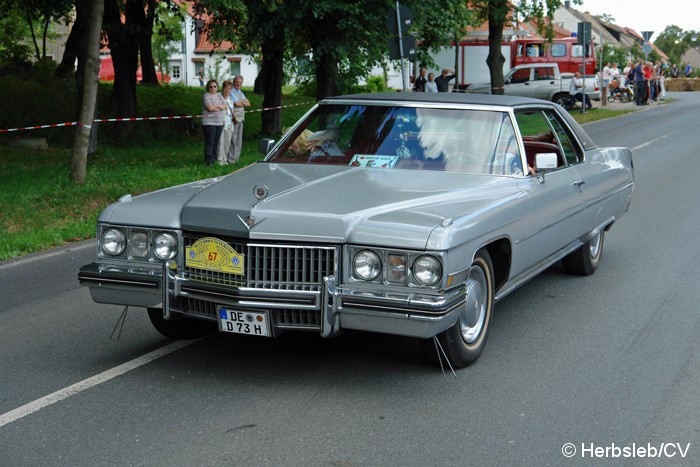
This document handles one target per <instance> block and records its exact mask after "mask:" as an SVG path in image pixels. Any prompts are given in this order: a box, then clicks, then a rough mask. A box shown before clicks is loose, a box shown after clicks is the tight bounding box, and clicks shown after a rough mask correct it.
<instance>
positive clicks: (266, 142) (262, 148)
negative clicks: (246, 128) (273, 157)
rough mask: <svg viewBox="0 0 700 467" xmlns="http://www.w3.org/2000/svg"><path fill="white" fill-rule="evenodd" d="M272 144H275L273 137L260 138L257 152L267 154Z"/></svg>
mask: <svg viewBox="0 0 700 467" xmlns="http://www.w3.org/2000/svg"><path fill="white" fill-rule="evenodd" d="M274 145H275V140H274V139H270V138H261V139H260V142H258V152H259V153H261V154H263V155H265V156H267V155H268V154H269V153H270V150H271V149H272V146H274Z"/></svg>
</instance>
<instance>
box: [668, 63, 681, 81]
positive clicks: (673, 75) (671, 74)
mask: <svg viewBox="0 0 700 467" xmlns="http://www.w3.org/2000/svg"><path fill="white" fill-rule="evenodd" d="M678 72H679V70H678V67H677V66H676V64H675V63H674V64H673V65H671V69H670V70H669V72H668V74H669V78H678Z"/></svg>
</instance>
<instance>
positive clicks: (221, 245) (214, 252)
mask: <svg viewBox="0 0 700 467" xmlns="http://www.w3.org/2000/svg"><path fill="white" fill-rule="evenodd" d="M185 255H186V256H185V265H186V266H187V267H189V268H198V269H207V270H209V271H218V272H227V273H229V274H237V275H239V276H242V275H243V271H244V268H245V256H243V255H239V254H238V253H236V250H234V249H233V248H232V247H231V245H229V244H228V243H226V242H224V241H221V240H219V239H218V238H213V237H204V238H200V239H199V240H197V241H196V242H194V243H193V244H192V246H188V247H187V249H186V252H185Z"/></svg>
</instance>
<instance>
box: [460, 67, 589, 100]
mask: <svg viewBox="0 0 700 467" xmlns="http://www.w3.org/2000/svg"><path fill="white" fill-rule="evenodd" d="M573 77H574V74H573V73H560V72H559V67H558V65H557V64H556V63H535V64H527V65H518V66H516V67H515V68H513V69H512V70H510V71H509V72H508V73H507V74H506V75H505V76H504V82H505V84H504V87H503V93H504V94H505V95H507V96H523V97H534V98H536V99H544V100H547V101H552V102H556V103H557V104H559V105H563V104H564V101H565V100H566V99H568V98H569V86H570V85H571V80H572V79H573ZM584 82H585V84H586V94H588V97H589V98H591V99H593V100H598V101H599V100H600V82H599V80H598V76H597V75H591V76H587V77H585V79H584ZM467 92H476V93H485V94H490V93H491V83H480V84H473V85H471V86H469V87H468V88H467Z"/></svg>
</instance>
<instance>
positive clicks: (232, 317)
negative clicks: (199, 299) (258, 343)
mask: <svg viewBox="0 0 700 467" xmlns="http://www.w3.org/2000/svg"><path fill="white" fill-rule="evenodd" d="M218 308H219V329H220V330H221V331H223V332H234V333H236V334H249V335H251V336H266V337H267V336H269V335H270V326H269V321H270V320H269V319H268V314H267V312H265V311H242V310H235V309H231V308H227V307H223V306H220V307H218Z"/></svg>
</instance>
